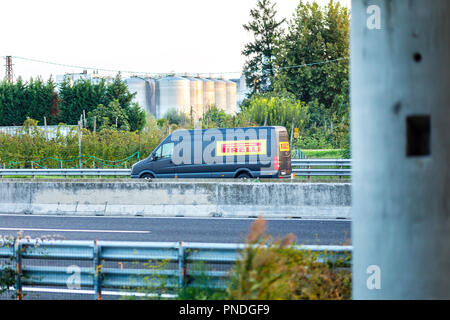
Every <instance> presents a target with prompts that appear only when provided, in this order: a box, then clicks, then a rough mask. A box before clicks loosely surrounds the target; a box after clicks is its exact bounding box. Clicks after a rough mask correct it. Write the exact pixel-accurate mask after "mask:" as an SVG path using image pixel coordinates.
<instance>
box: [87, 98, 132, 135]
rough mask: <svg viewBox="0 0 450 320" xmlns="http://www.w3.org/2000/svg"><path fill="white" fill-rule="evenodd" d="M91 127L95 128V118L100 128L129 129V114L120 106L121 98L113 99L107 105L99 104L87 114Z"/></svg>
mask: <svg viewBox="0 0 450 320" xmlns="http://www.w3.org/2000/svg"><path fill="white" fill-rule="evenodd" d="M87 118H88V121H89V127H90V128H91V129H93V128H94V119H95V121H96V122H97V126H98V128H99V129H100V130H101V129H104V128H111V127H113V128H116V129H120V130H125V131H128V130H129V129H130V125H129V123H128V116H127V115H126V114H125V112H124V110H123V109H122V108H121V107H120V104H119V100H117V99H116V100H113V101H111V102H110V103H109V105H108V106H107V107H105V106H104V105H102V104H99V105H98V106H97V108H95V109H94V110H93V111H91V112H89V113H88V114H87Z"/></svg>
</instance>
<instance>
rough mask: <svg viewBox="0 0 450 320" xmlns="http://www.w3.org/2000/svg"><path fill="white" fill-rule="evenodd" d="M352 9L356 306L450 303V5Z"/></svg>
mask: <svg viewBox="0 0 450 320" xmlns="http://www.w3.org/2000/svg"><path fill="white" fill-rule="evenodd" d="M351 8H352V21H351V37H350V41H351V45H350V47H351V57H350V63H351V66H350V70H351V75H350V77H351V78H350V83H351V88H350V92H351V119H352V123H351V127H352V129H351V130H352V134H351V138H352V157H353V166H352V167H353V169H352V171H353V173H352V244H353V257H352V259H353V263H352V264H353V266H352V269H353V270H352V276H353V281H352V287H353V298H354V299H400V300H403V299H408V300H411V299H412V300H416V299H419V300H421V299H424V300H428V299H439V300H440V299H450V289H449V288H450V267H449V266H450V219H449V216H450V183H449V182H450V166H449V163H450V148H449V146H450V126H449V119H450V107H449V106H450V94H449V89H448V85H449V83H450V73H449V72H447V71H446V69H445V68H447V67H448V66H449V65H450V38H449V36H448V35H449V34H450V23H449V20H448V17H449V16H450V1H423V0H410V1H390V0H389V1H388V0H377V1H365V0H353V1H352V6H351ZM446 66H447V67H446Z"/></svg>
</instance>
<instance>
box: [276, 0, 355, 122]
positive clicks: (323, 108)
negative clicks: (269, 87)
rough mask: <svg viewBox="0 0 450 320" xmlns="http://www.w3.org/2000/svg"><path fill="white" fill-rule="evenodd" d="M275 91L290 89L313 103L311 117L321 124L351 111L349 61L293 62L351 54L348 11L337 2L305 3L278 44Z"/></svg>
mask: <svg viewBox="0 0 450 320" xmlns="http://www.w3.org/2000/svg"><path fill="white" fill-rule="evenodd" d="M275 51H276V55H275V56H276V59H275V65H276V68H277V70H278V72H277V74H276V76H275V77H274V78H273V82H274V87H275V90H276V91H280V92H286V91H287V92H290V93H292V94H294V95H295V97H296V98H297V99H299V100H301V101H304V102H306V103H308V105H309V106H310V113H311V121H313V122H316V123H317V125H322V124H323V120H324V119H326V120H330V119H331V117H332V115H333V114H334V113H336V117H337V118H338V120H341V118H342V117H343V116H344V115H346V114H347V113H348V96H349V80H348V79H349V62H348V60H340V61H336V62H332V63H324V64H319V65H313V66H309V67H302V68H292V66H297V65H304V64H310V63H315V62H321V61H331V60H336V59H341V58H348V56H349V12H348V9H347V8H346V7H342V6H340V4H339V3H338V2H335V1H330V2H329V4H328V5H327V6H326V7H320V6H319V5H318V4H317V3H316V2H303V1H301V2H300V4H299V5H298V7H297V10H296V12H295V15H294V17H293V19H292V20H291V21H290V22H289V26H288V31H287V34H286V35H284V36H282V37H280V39H279V40H278V42H277V46H276V50H275Z"/></svg>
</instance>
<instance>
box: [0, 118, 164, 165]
mask: <svg viewBox="0 0 450 320" xmlns="http://www.w3.org/2000/svg"><path fill="white" fill-rule="evenodd" d="M164 136H165V135H164V133H163V132H162V130H161V129H160V128H159V127H158V126H157V124H156V121H155V120H154V119H152V118H149V120H148V122H147V126H146V127H145V128H144V129H143V130H142V131H141V132H137V131H136V132H128V131H119V130H116V129H115V128H106V127H105V128H103V129H101V130H99V131H97V132H96V133H94V132H91V131H90V130H87V129H82V142H81V144H82V153H83V155H89V156H95V157H97V158H99V159H104V160H107V161H113V160H117V159H126V158H128V157H129V156H130V155H132V154H135V153H136V152H139V154H140V155H141V157H146V156H148V154H150V152H151V151H152V150H153V149H154V148H155V147H156V146H157V145H158V144H159V143H160V141H161V140H162V139H163V138H164ZM0 145H1V146H2V148H0V163H5V164H6V165H7V166H8V165H10V166H11V167H21V168H29V167H30V165H31V164H30V163H31V161H37V160H40V159H43V158H48V159H47V160H45V161H42V162H39V165H40V166H43V167H46V168H60V166H61V163H60V162H58V161H55V160H54V159H55V158H56V159H67V160H69V159H72V161H65V162H64V163H63V167H64V168H74V167H78V161H77V157H78V133H77V130H76V129H73V130H72V131H71V132H70V133H69V134H68V135H67V136H64V135H63V134H61V133H60V131H59V130H58V133H57V134H56V137H55V138H54V139H52V140H48V139H46V137H45V131H44V130H43V129H40V128H38V127H37V121H36V120H33V119H27V120H26V121H25V123H24V126H23V127H22V129H21V133H20V134H18V135H15V136H11V135H8V134H4V133H0ZM52 158H53V159H52ZM136 160H137V158H133V159H130V162H129V163H128V165H132V164H133V163H134V162H135V161H136ZM93 165H94V163H92V162H87V163H85V164H84V165H83V167H92V166H93ZM95 165H96V167H98V166H100V167H101V166H102V164H101V163H98V162H97V163H95Z"/></svg>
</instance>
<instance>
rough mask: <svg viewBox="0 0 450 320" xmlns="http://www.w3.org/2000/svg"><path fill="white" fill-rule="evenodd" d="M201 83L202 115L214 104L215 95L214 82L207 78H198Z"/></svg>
mask: <svg viewBox="0 0 450 320" xmlns="http://www.w3.org/2000/svg"><path fill="white" fill-rule="evenodd" d="M199 79H200V80H201V81H202V82H203V113H205V112H207V111H208V108H209V107H211V106H214V105H215V104H216V93H215V85H214V80H211V79H207V78H200V77H199Z"/></svg>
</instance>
